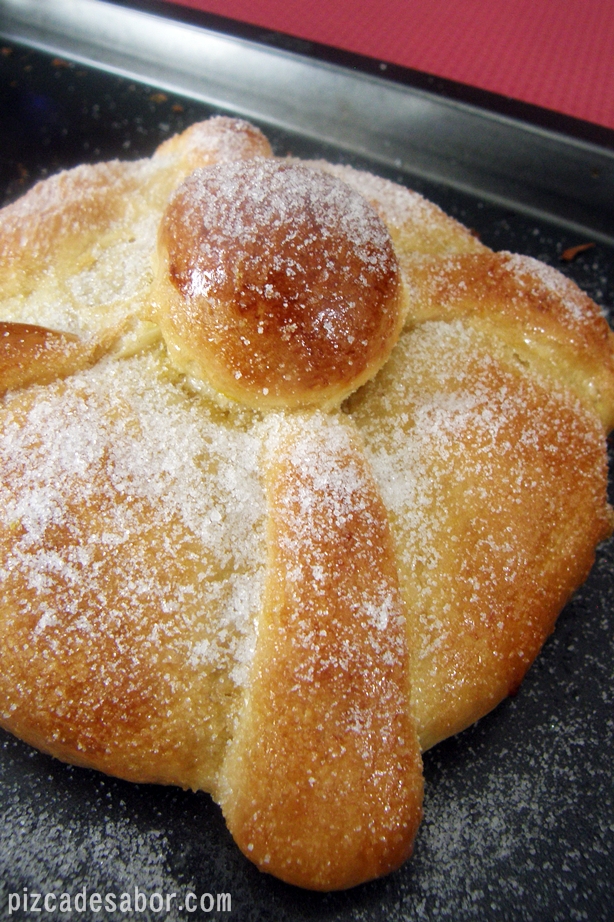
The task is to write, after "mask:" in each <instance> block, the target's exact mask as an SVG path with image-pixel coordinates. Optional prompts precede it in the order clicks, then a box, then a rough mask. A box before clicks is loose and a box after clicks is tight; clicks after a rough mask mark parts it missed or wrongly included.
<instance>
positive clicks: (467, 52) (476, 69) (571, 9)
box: [170, 0, 614, 128]
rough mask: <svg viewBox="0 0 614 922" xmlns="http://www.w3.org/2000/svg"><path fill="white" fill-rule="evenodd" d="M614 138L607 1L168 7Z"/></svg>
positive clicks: (314, 0) (268, 2)
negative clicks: (479, 94) (511, 103)
mask: <svg viewBox="0 0 614 922" xmlns="http://www.w3.org/2000/svg"><path fill="white" fill-rule="evenodd" d="M170 2H173V3H177V4H180V5H183V6H187V7H191V8H193V9H199V10H204V11H205V12H208V13H215V14H217V15H220V16H226V17H229V18H231V19H237V20H240V21H242V22H246V23H250V24H252V25H256V26H261V27H264V28H267V29H272V30H274V31H279V32H285V33H288V34H290V35H293V36H296V37H299V38H302V39H308V40H310V41H315V42H321V43H323V44H325V45H332V46H334V47H337V48H341V49H343V50H345V51H352V52H355V53H358V54H362V55H367V56H368V57H371V58H376V59H379V60H381V61H386V62H389V63H393V64H400V65H402V66H404V67H410V68H414V69H417V70H421V71H425V72H426V73H430V74H435V75H437V76H439V77H446V78H448V79H450V80H456V81H459V82H461V83H466V84H470V85H471V86H475V87H479V88H480V89H485V90H490V91H491V92H494V93H499V94H502V95H504V96H511V97H513V98H515V99H519V100H522V101H523V102H529V103H533V104H534V105H538V106H542V107H545V108H547V109H553V110H555V111H557V112H562V113H564V114H566V115H572V116H575V117H576V118H581V119H584V120H586V121H589V122H594V123H596V124H598V125H604V126H606V127H608V128H614V2H612V0H505V2H504V3H494V2H492V0H386V2H385V3H380V2H376V0H353V2H352V3H349V2H348V0H326V2H323V0H301V2H298V0H259V2H258V3H255V2H254V0H170Z"/></svg>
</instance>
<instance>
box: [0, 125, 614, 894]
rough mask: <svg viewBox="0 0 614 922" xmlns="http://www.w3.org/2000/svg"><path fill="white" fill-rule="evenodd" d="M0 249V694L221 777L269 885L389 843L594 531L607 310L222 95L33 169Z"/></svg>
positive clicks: (515, 679)
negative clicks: (151, 141) (261, 124)
mask: <svg viewBox="0 0 614 922" xmlns="http://www.w3.org/2000/svg"><path fill="white" fill-rule="evenodd" d="M0 269H2V272H0V392H1V393H2V397H1V398H0V576H1V578H2V584H3V595H2V599H1V600H0V655H1V656H2V661H3V670H2V673H1V674H0V702H1V705H0V722H1V723H2V725H3V726H4V727H6V728H7V729H8V730H10V731H11V732H13V733H15V734H16V735H18V736H20V737H21V738H23V739H24V740H26V741H28V742H29V743H31V744H33V745H35V746H37V747H39V748H41V749H43V750H44V751H46V752H49V753H51V754H52V755H55V756H57V757H58V758H61V759H64V760H66V761H69V762H73V763H75V764H78V765H85V766H88V767H92V768H98V769H100V770H102V771H106V772H109V773H111V774H114V775H117V776H120V777H123V778H127V779H130V780H133V781H145V782H160V783H173V784H178V785H180V786H183V787H187V788H195V789H203V790H207V791H210V792H211V793H212V794H213V796H214V797H215V798H216V800H217V801H218V803H220V804H221V805H222V808H223V811H224V815H225V816H226V818H227V822H228V825H229V828H230V830H231V832H232V834H233V835H234V837H235V839H236V841H237V844H238V845H239V847H240V848H241V849H242V851H243V852H244V854H245V855H246V856H247V857H249V858H250V859H251V860H252V861H254V863H255V864H256V865H257V866H258V867H259V868H261V869H262V870H264V871H268V872H270V873H272V874H275V875H276V876H278V877H280V878H281V879H283V880H285V881H287V882H290V883H293V884H296V885H299V886H302V887H309V888H312V889H318V890H326V889H338V888H343V887H349V886H354V885H356V884H358V883H361V882H362V881H365V880H369V879H372V878H373V877H376V876H378V875H381V874H384V873H387V872H389V871H391V870H393V869H394V868H395V867H398V865H399V864H400V863H402V862H403V861H404V860H405V859H406V857H407V856H408V855H409V854H410V853H411V850H412V848H413V842H414V837H415V835H416V831H417V828H418V825H419V822H420V819H421V815H422V807H421V799H422V777H421V760H420V751H421V750H424V749H426V748H428V747H429V746H432V745H434V744H435V743H436V742H438V741H439V740H441V739H443V738H445V737H446V736H448V735H450V734H452V733H456V732H458V731H460V730H462V729H463V728H464V727H466V726H468V725H469V724H471V723H473V722H474V721H475V720H477V719H479V718H480V717H481V716H482V715H484V714H485V713H487V712H488V711H489V710H491V709H492V708H493V707H495V705H496V704H497V703H498V702H499V701H500V700H501V699H502V698H503V697H504V696H505V695H507V694H508V693H510V692H511V691H515V690H516V689H517V688H518V685H519V683H520V682H521V681H522V678H523V676H524V674H525V672H526V670H527V669H528V668H529V666H530V664H531V662H532V661H533V659H534V658H535V656H536V655H537V653H538V651H539V648H540V646H541V644H542V643H543V641H544V639H545V637H546V636H547V634H548V633H549V631H551V630H552V628H553V626H554V622H555V620H556V616H557V614H558V613H559V611H560V610H561V608H562V607H563V605H564V604H565V602H566V601H567V599H568V598H569V597H570V596H571V594H572V593H573V592H574V591H575V589H576V588H577V587H578V586H579V585H580V583H581V582H582V580H583V579H584V578H585V577H586V575H587V573H588V571H589V569H590V566H591V564H592V561H593V559H594V553H595V548H596V546H597V544H598V543H599V542H600V541H601V540H603V539H604V538H605V537H607V535H608V534H609V533H610V531H611V527H612V519H611V512H610V509H609V506H608V504H607V496H606V492H607V459H606V451H605V435H606V433H607V432H608V431H609V429H610V428H611V426H612V424H613V422H614V349H613V337H612V333H611V332H610V330H609V328H608V325H607V323H606V321H605V319H604V317H603V316H602V314H601V312H600V311H599V309H598V308H597V306H596V305H595V304H594V303H593V302H592V301H591V300H590V299H589V298H588V297H587V296H586V295H584V294H583V293H582V292H581V291H580V290H579V289H578V288H577V286H575V285H574V284H573V283H572V282H570V281H569V280H568V279H565V278H564V277H563V276H562V275H561V274H560V273H558V272H556V271H555V270H553V269H552V268H549V267H546V266H544V265H543V264H542V263H539V262H537V261H536V260H532V259H529V258H527V257H523V256H516V255H513V254H509V253H493V252H492V251H490V250H489V249H488V248H487V247H485V246H484V245H483V244H482V243H480V242H479V240H477V239H476V238H475V236H474V235H473V234H471V233H470V232H469V231H468V230H467V229H466V228H464V227H462V226H461V225H460V224H458V222H456V221H454V220H453V219H452V218H450V217H448V216H447V215H445V214H444V213H443V212H442V211H441V210H440V209H439V208H438V207H437V206H435V205H433V204H432V203H429V202H427V201H426V200H425V199H424V198H422V197H421V196H419V195H417V194H416V193H414V192H412V191H411V190H408V189H405V188H404V187H401V186H399V185H397V184H395V183H392V182H390V181H389V180H386V179H383V178H380V177H376V176H372V175H370V174H368V173H365V172H363V171H359V170H355V169H352V168H351V167H348V166H341V165H332V164H327V163H324V162H319V161H309V162H305V163H301V162H299V161H297V160H296V159H293V158H292V159H286V158H277V157H275V156H273V152H272V151H271V148H270V145H269V143H268V141H267V139H266V138H265V137H264V135H262V133H261V132H260V131H259V130H258V129H256V128H255V127H254V126H251V125H249V124H247V123H246V122H243V121H241V120H234V119H228V118H214V119H211V120H208V121H207V122H204V123H201V124H199V125H195V126H192V128H190V129H188V130H187V131H186V132H184V133H183V134H181V135H178V136H176V137H174V138H171V139H169V140H168V141H167V142H165V143H164V144H162V145H161V146H160V147H159V148H158V150H157V151H156V152H155V153H154V155H153V156H152V157H151V158H150V159H144V160H141V161H137V162H134V163H119V162H113V163H110V164H98V165H94V166H83V167H78V168H76V169H75V170H71V171H67V172H65V173H62V174H59V175H58V176H56V177H52V178H51V179H49V180H47V181H45V182H44V183H42V184H39V185H38V186H36V187H35V188H34V189H33V190H31V192H29V193H27V194H26V196H24V197H23V199H21V200H20V201H18V202H16V203H14V204H13V205H10V206H8V207H7V208H5V209H4V210H2V211H0Z"/></svg>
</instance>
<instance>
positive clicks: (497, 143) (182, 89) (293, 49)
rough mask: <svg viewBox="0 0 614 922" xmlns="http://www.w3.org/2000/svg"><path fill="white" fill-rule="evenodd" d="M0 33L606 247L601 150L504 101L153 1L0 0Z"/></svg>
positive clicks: (607, 204)
mask: <svg viewBox="0 0 614 922" xmlns="http://www.w3.org/2000/svg"><path fill="white" fill-rule="evenodd" d="M169 13H170V14H171V15H169ZM0 38H1V39H2V40H3V41H5V42H6V41H8V42H15V43H17V44H21V45H26V46H27V47H31V48H35V49H37V50H40V51H45V52H47V53H50V54H53V55H58V56H61V57H65V58H68V59H71V60H73V61H75V62H77V63H81V64H84V65H87V66H90V67H94V68H97V69H100V70H104V71H106V72H109V73H115V74H117V75H120V76H123V77H128V78H130V79H132V80H135V81H137V82H140V83H145V84H147V85H152V86H156V87H158V88H160V89H163V90H167V91H169V92H172V93H177V94H179V95H183V96H185V97H187V98H191V99H194V100H196V101H200V102H206V103H208V104H209V105H213V106H215V107H217V108H219V109H222V110H225V111H228V112H233V113H235V114H237V115H240V116H243V117H245V118H248V119H249V118H251V119H254V120H256V121H259V122H260V123H265V124H269V125H271V126H274V127H278V128H281V129H283V130H284V131H287V132H294V133H297V134H301V135H303V136H305V137H309V138H312V139H314V140H317V141H319V142H325V143H328V144H331V145H334V146H335V147H337V148H338V149H339V150H340V151H343V152H345V153H348V154H358V155H360V156H364V157H368V158H369V159H371V160H372V161H374V162H376V163H379V164H381V165H382V166H383V167H386V168H388V169H393V170H395V171H397V172H398V173H399V174H400V175H403V174H407V175H408V176H411V175H417V176H419V177H421V178H423V179H426V180H429V181H435V182H439V183H443V184H444V185H447V186H450V187H452V188H455V189H457V190H459V191H462V192H465V193H469V194H471V195H477V196H480V197H481V198H483V199H484V200H486V201H489V202H491V203H493V204H496V205H500V206H503V207H506V208H511V209H514V210H516V211H520V212H522V213H525V214H528V215H531V216H533V217H534V218H536V219H545V220H548V221H550V222H553V223H555V224H558V225H559V226H562V227H564V228H566V229H567V230H570V231H572V232H575V233H577V234H579V235H581V236H586V235H587V234H590V236H591V238H592V239H594V240H596V241H599V242H602V243H606V244H608V245H611V246H614V149H609V148H608V147H606V146H604V145H602V144H597V143H595V142H594V140H587V139H586V138H582V137H577V136H574V135H572V134H569V133H566V132H565V131H562V130H554V128H553V127H552V126H550V127H548V126H545V125H544V124H538V123H537V122H536V121H529V120H528V119H529V118H530V117H534V118H535V119H537V120H539V119H538V116H539V117H541V116H543V113H544V112H545V111H546V110H540V111H539V112H534V111H528V110H526V109H523V114H524V115H525V116H526V118H523V119H521V118H518V117H517V115H516V114H510V113H509V112H505V111H498V109H501V108H505V106H504V105H503V103H504V102H505V100H503V102H502V99H503V98H500V97H495V94H487V96H488V99H487V98H485V96H484V95H483V93H482V94H480V91H472V89H471V88H470V87H464V86H463V85H461V84H452V83H451V82H448V83H447V84H445V83H442V82H441V81H437V80H435V84H436V85H435V87H434V88H433V86H431V87H430V88H428V87H429V82H430V81H431V82H432V81H433V80H434V79H435V78H432V77H430V75H427V74H420V73H419V72H409V71H405V70H404V69H403V68H393V67H392V66H390V67H389V66H388V65H385V64H384V62H376V61H371V60H369V59H364V58H360V56H356V55H350V54H349V53H345V52H339V51H337V50H335V49H330V48H327V47H326V46H316V45H314V44H313V43H301V42H300V41H299V40H296V39H292V37H290V38H289V37H288V36H283V35H280V34H279V33H270V32H268V33H267V32H266V31H265V30H256V29H255V28H254V27H250V26H247V25H246V24H241V23H236V22H235V23H233V22H232V21H230V20H222V19H221V18H220V17H212V16H210V15H209V14H201V13H199V12H198V11H195V10H192V9H190V8H186V7H179V6H177V5H175V4H168V3H163V2H160V0H79V3H73V2H71V0H0ZM297 42H298V45H297ZM287 46H290V47H287ZM383 68H385V69H383ZM255 74H257V78H256V77H255V76H254V75H255ZM280 81H281V82H284V81H285V82H286V85H287V87H288V90H287V91H284V92H283V93H280V92H279V86H280ZM476 92H477V94H478V95H477V97H476V95H475V94H476ZM476 101H477V102H479V103H480V104H476ZM487 104H488V105H490V106H491V107H490V108H486V105H487ZM497 107H498V108H497ZM509 108H510V107H509V106H508V109H509ZM529 108H531V109H532V108H536V107H529ZM511 110H512V111H515V110H514V106H512V107H511ZM556 121H557V120H556V119H555V122H556ZM572 121H573V123H574V124H573V125H571V124H570V123H568V122H567V121H566V119H565V117H563V116H562V117H561V120H560V121H558V123H557V124H559V125H561V126H562V127H563V128H566V127H567V128H568V129H571V128H574V129H577V130H578V131H579V132H580V133H582V131H583V130H584V127H583V126H585V123H582V122H579V121H578V123H577V124H576V120H572ZM604 130H605V131H606V132H607V129H604ZM611 134H612V139H613V141H612V146H613V148H614V132H612V133H611Z"/></svg>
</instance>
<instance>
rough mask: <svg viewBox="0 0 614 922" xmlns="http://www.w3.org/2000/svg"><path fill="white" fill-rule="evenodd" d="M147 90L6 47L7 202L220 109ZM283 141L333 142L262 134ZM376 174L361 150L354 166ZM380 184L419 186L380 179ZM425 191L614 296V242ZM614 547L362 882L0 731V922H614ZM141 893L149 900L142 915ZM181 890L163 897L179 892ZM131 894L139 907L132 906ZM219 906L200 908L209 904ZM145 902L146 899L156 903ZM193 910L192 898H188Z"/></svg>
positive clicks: (443, 758) (433, 777) (510, 244)
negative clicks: (324, 873) (50, 905)
mask: <svg viewBox="0 0 614 922" xmlns="http://www.w3.org/2000/svg"><path fill="white" fill-rule="evenodd" d="M211 112H212V110H210V109H209V108H207V107H205V106H202V105H199V104H197V103H195V102H192V101H189V100H185V99H181V98H178V97H170V96H165V95H164V94H160V93H159V92H158V91H157V90H156V88H155V87H146V86H142V85H140V84H135V83H131V82H130V81H128V80H124V79H122V78H119V77H115V76H110V75H106V74H103V73H100V72H96V71H90V70H87V69H86V68H84V67H82V66H80V65H74V64H70V63H68V62H65V61H59V60H57V59H56V60H52V59H51V58H49V57H47V56H45V55H43V54H39V53H36V52H33V51H29V50H26V49H20V48H18V47H16V46H10V47H4V48H2V49H1V52H0V128H1V132H2V133H1V135H0V137H1V143H0V203H4V202H8V201H10V200H12V199H14V198H15V197H17V196H18V195H20V194H21V193H22V192H23V191H25V190H26V189H27V188H28V187H29V186H30V185H32V184H33V182H34V181H35V180H37V179H39V178H42V177H44V176H46V175H49V174H50V173H51V172H54V171H56V170H58V169H60V168H63V167H69V166H72V165H74V164H76V163H79V162H82V161H84V160H91V161H93V160H100V159H108V158H112V157H137V156H142V155H146V154H149V153H151V151H152V150H153V149H154V148H155V146H156V145H157V144H158V143H160V142H161V141H162V140H164V139H165V138H166V137H168V136H169V135H170V134H173V133H175V132H176V131H180V130H181V129H183V128H184V127H186V126H187V125H189V124H191V123H192V122H194V121H196V120H198V119H200V118H204V117H206V116H207V115H209V114H211ZM262 127H263V128H264V129H265V130H266V131H267V133H268V134H269V136H270V137H271V139H272V141H273V143H274V146H275V149H276V151H277V152H278V153H286V152H292V153H295V154H298V155H309V156H312V155H317V156H326V157H328V158H329V159H338V155H337V152H336V151H334V150H331V149H330V148H326V147H324V146H321V145H318V144H316V143H313V142H307V141H305V140H304V139H302V138H300V137H298V136H292V137H291V136H286V135H283V134H281V133H279V132H277V131H273V132H271V131H269V130H268V129H267V126H262ZM352 162H353V163H354V164H355V165H357V166H365V167H369V166H370V164H369V162H368V160H364V159H363V160H353V161H352ZM386 175H388V176H389V177H390V178H392V179H397V180H401V181H406V182H407V181H411V178H408V177H407V176H400V175H394V174H393V173H390V172H389V173H387V174H386ZM412 184H413V185H414V187H415V188H417V189H418V191H421V192H423V193H424V194H426V195H427V196H429V197H430V198H432V199H433V200H435V201H437V202H438V203H439V204H440V205H442V207H443V208H444V209H446V210H447V211H448V212H449V213H451V214H453V215H454V216H455V217H457V218H459V219H460V220H461V221H463V222H464V223H466V224H467V225H468V226H470V227H471V228H473V229H475V231H476V232H477V233H479V235H480V237H481V239H482V240H483V241H484V242H485V243H487V244H488V245H490V246H492V247H494V248H495V249H510V250H514V251H518V252H522V253H527V254H529V255H533V256H537V257H538V258H540V259H542V260H544V261H545V262H548V263H550V264H552V265H555V266H557V267H558V268H560V269H562V270H563V271H565V272H566V273H568V274H569V275H571V276H572V277H573V278H574V279H575V280H576V281H577V282H578V283H579V284H580V285H581V286H582V287H583V288H584V289H585V290H586V291H587V292H588V293H589V294H590V295H591V296H592V297H593V298H595V300H596V301H597V302H598V303H600V304H601V305H603V306H604V308H606V309H607V308H608V306H609V305H612V304H614V252H613V251H612V250H611V249H609V248H608V247H607V246H605V245H604V244H598V245H596V246H595V247H593V248H592V249H589V250H587V251H586V252H584V253H583V254H581V255H580V256H578V257H577V258H576V259H575V260H573V261H572V262H571V263H565V262H561V260H560V256H561V253H562V252H563V251H564V250H565V249H566V248H567V247H570V246H574V245H577V244H581V243H586V242H590V241H589V240H580V239H578V238H577V237H576V236H575V235H573V234H568V233H567V232H565V231H564V230H562V229H561V228H560V227H557V226H556V225H555V224H548V223H546V222H544V223H540V224H537V223H536V222H535V221H534V220H533V219H529V218H527V217H525V216H523V215H522V214H520V213H515V212H514V211H508V210H502V209H500V208H497V207H495V206H493V205H491V204H488V203H486V202H483V201H480V200H479V199H477V198H472V197H470V196H464V195H462V194H460V193H458V192H455V191H453V190H450V189H447V188H446V187H444V186H437V185H434V184H428V183H425V182H423V181H417V182H415V183H412ZM613 610H614V545H613V544H612V543H609V544H608V545H606V546H604V547H602V548H601V549H600V551H599V555H598V559H597V562H596V565H595V567H594V570H593V572H592V574H591V576H590V578H589V580H588V582H587V583H586V584H585V586H584V587H583V588H582V590H581V591H580V592H579V593H578V595H577V596H576V598H575V599H574V600H573V601H572V603H571V604H570V605H569V606H568V607H567V608H566V610H565V611H564V612H563V614H562V615H561V617H560V619H559V623H558V626H557V629H556V631H555V634H554V635H553V636H552V638H551V639H550V640H549V641H548V643H547V644H546V646H545V648H544V650H543V652H542V655H541V656H540V658H539V659H538V660H537V662H536V663H535V665H534V666H533V668H532V669H531V671H530V673H529V675H528V677H527V679H526V681H525V683H524V684H523V686H522V688H521V690H520V692H519V693H518V695H517V696H516V697H515V698H513V699H508V700H507V701H505V702H504V703H503V704H502V705H501V706H500V707H499V708H498V709H497V710H496V711H495V712H493V713H492V714H491V715H489V716H488V717H486V718H485V719H483V720H482V721H481V722H480V723H479V724H478V725H476V726H475V727H473V728H471V729H469V730H467V731H466V732H465V733H463V734H461V735H460V736H459V737H457V738H455V739H452V740H448V741H447V742H445V743H443V744H441V745H440V746H438V747H436V748H435V749H434V750H433V751H431V752H429V753H427V754H426V756H425V775H426V782H427V783H426V801H425V820H424V823H423V826H422V828H421V831H420V833H419V837H418V840H417V845H416V852H415V856H414V858H413V859H412V861H410V862H409V863H408V864H407V865H406V866H405V867H404V868H402V869H401V870H400V871H398V872H397V873H396V874H393V875H391V876H390V877H388V878H387V879H385V880H381V881H377V882H375V883H372V884H368V885H365V886H362V887H359V888H357V889H356V890H353V891H350V892H346V893H337V894H328V895H318V894H312V893H305V892H302V891H299V890H296V889H293V888H291V887H288V886H286V885H284V884H281V883H280V882H278V881H276V880H273V879H271V878H269V877H266V876H264V875H261V874H260V873H259V872H258V871H256V870H255V869H254V868H253V867H252V866H251V865H250V864H249V863H248V862H247V861H246V860H245V859H244V858H243V857H242V856H241V855H240V854H239V852H238V850H237V849H236V848H235V846H234V844H233V843H232V840H231V838H230V836H229V834H228V833H227V831H226V829H225V826H224V823H223V820H222V818H221V815H220V812H219V810H218V808H217V807H216V806H215V805H214V804H212V802H211V800H210V798H209V797H208V796H206V795H203V794H192V793H186V792H182V791H179V790H176V789H170V788H155V787H149V786H136V785H130V784H127V783H125V782H122V781H118V780H116V779H111V778H106V777H104V776H102V775H99V774H97V773H95V772H90V771H84V770H79V769H75V768H72V767H69V766H65V765H62V764H61V763H59V762H57V761H55V760H53V759H51V758H48V757H46V756H44V755H41V754H40V753H37V752H35V751H33V750H31V749H30V748H29V747H27V746H25V745H23V744H22V743H20V742H19V741H17V740H14V739H13V738H11V737H10V736H8V735H7V734H2V735H1V737H0V809H1V821H0V918H5V917H8V907H9V895H10V894H19V896H20V902H21V905H22V906H23V901H24V897H25V896H26V895H27V896H28V897H29V899H30V904H29V905H30V908H31V904H32V901H33V894H34V893H41V894H45V893H53V894H55V895H56V896H57V900H58V903H56V907H57V906H59V899H60V895H61V894H62V893H69V894H71V896H72V899H73V912H72V913H71V914H69V913H60V912H59V910H58V911H56V913H45V912H44V911H43V912H42V913H40V914H39V913H33V912H28V913H25V914H24V913H23V911H21V910H20V911H19V912H16V913H14V914H13V915H12V918H36V917H37V916H38V917H39V918H64V919H66V918H84V919H89V918H109V919H120V918H128V917H130V918H132V917H134V918H140V919H150V918H151V919H160V918H163V919H167V920H183V919H189V918H204V917H206V918H212V919H222V918H230V919H236V920H241V922H311V920H313V922H316V920H318V922H320V920H326V922H341V920H343V922H346V920H347V922H350V920H351V922H363V920H365V922H366V920H369V922H380V920H381V922H384V920H385V922H401V920H403V922H414V920H428V922H435V920H453V922H465V920H479V922H490V920H492V922H525V920H526V922H576V920H577V922H580V920H587V922H608V920H611V919H612V918H614V854H613V847H612V842H613V841H614V785H613V783H612V766H613V765H614V708H613V703H614V701H613V699H614V678H613V677H614V643H613V639H612V635H613V631H612V626H613V625H612V621H613V614H612V612H613ZM84 888H85V889H86V891H87V895H88V898H89V896H90V895H91V894H92V893H95V892H97V893H100V894H102V896H103V898H104V897H105V896H106V895H107V894H115V895H116V897H117V904H118V905H119V901H120V899H121V896H122V894H128V895H129V896H130V899H131V908H132V910H133V912H132V915H130V916H129V915H128V914H127V913H126V912H120V911H119V909H118V910H117V911H116V912H105V911H104V906H103V910H101V911H100V912H99V913H90V912H86V913H80V912H75V911H74V897H75V895H77V894H79V893H81V892H82V891H83V889H84ZM135 888H138V891H139V892H140V893H141V894H146V896H147V899H149V898H150V897H151V895H152V894H156V893H160V894H162V896H163V898H164V900H166V898H167V897H168V898H169V899H168V906H169V911H168V912H167V911H166V905H165V904H164V908H163V909H162V911H160V912H158V911H156V907H157V905H158V901H157V900H156V899H154V901H153V904H151V903H148V906H149V908H148V909H147V910H146V911H143V912H136V913H135V912H134V909H135V908H138V906H135ZM188 892H194V893H195V894H197V895H198V896H200V895H201V894H207V893H210V894H212V895H213V896H214V897H215V895H216V894H218V893H228V894H230V895H231V900H232V904H231V910H230V911H229V912H228V911H226V912H224V911H221V910H220V911H219V912H218V911H217V909H216V908H213V909H212V911H210V912H205V911H203V910H201V908H200V907H197V909H196V911H195V912H188V910H187V909H186V908H185V907H184V908H181V907H182V906H183V905H184V902H185V897H186V894H187V893H188ZM173 893H174V894H175V896H174V897H171V896H170V895H171V894H173ZM141 902H142V900H141ZM209 904H210V901H209V900H208V898H206V900H205V904H204V906H205V909H206V908H208V906H209ZM152 905H153V908H152ZM188 908H189V907H188Z"/></svg>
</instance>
